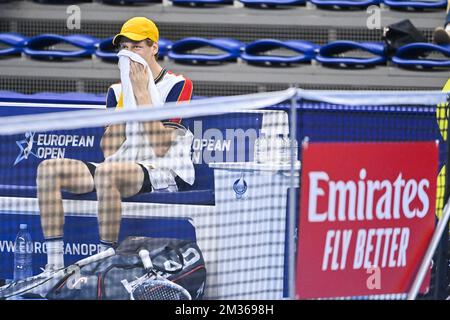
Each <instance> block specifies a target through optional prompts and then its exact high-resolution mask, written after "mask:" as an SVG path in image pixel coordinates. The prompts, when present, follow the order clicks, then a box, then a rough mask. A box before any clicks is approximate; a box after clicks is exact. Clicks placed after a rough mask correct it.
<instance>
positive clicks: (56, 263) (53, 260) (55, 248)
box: [45, 239, 64, 269]
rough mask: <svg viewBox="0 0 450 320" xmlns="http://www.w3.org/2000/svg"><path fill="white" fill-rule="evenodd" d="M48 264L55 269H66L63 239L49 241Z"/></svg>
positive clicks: (46, 243) (47, 243)
mask: <svg viewBox="0 0 450 320" xmlns="http://www.w3.org/2000/svg"><path fill="white" fill-rule="evenodd" d="M45 245H46V247H47V264H48V265H49V266H51V267H53V268H56V269H59V268H63V267H64V242H63V240H62V239H55V240H47V241H46V242H45Z"/></svg>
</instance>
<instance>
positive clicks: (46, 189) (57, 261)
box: [36, 159, 94, 268]
mask: <svg viewBox="0 0 450 320" xmlns="http://www.w3.org/2000/svg"><path fill="white" fill-rule="evenodd" d="M36 184H37V197H38V202H39V210H40V214H41V225H42V230H43V233H44V237H45V239H46V245H47V263H48V264H49V265H51V266H53V267H55V268H60V267H62V266H64V260H63V252H62V248H61V246H62V245H63V242H62V236H63V228H64V209H63V204H62V196H61V190H62V189H64V190H67V191H69V192H72V193H76V194H82V193H87V192H90V191H92V190H93V189H94V179H93V177H92V175H91V173H90V171H89V169H88V168H87V166H86V165H85V164H84V163H83V162H81V161H79V160H72V159H49V160H45V161H43V162H42V163H41V164H40V165H39V167H38V170H37V177H36Z"/></svg>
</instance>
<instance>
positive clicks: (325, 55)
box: [315, 41, 387, 67]
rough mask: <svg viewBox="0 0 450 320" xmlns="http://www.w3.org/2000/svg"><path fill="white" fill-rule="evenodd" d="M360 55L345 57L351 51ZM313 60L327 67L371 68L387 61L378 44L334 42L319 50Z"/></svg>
mask: <svg viewBox="0 0 450 320" xmlns="http://www.w3.org/2000/svg"><path fill="white" fill-rule="evenodd" d="M355 50H356V51H362V52H361V53H362V54H357V55H355V56H354V55H351V56H346V54H350V53H351V51H355ZM315 59H316V60H317V61H319V62H320V63H322V64H324V65H327V66H336V67H373V66H375V65H377V64H382V63H385V62H386V61H387V58H386V56H385V48H384V44H382V43H378V42H354V41H334V42H330V43H328V44H326V45H324V46H322V47H321V48H320V49H319V54H317V55H316V57H315Z"/></svg>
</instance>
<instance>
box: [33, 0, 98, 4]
mask: <svg viewBox="0 0 450 320" xmlns="http://www.w3.org/2000/svg"><path fill="white" fill-rule="evenodd" d="M33 1H34V2H38V3H43V4H76V3H80V2H92V0H77V1H73V0H33Z"/></svg>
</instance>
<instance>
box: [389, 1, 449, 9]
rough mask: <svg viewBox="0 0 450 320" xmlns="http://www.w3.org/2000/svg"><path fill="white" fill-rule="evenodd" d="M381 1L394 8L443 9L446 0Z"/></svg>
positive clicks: (445, 5)
mask: <svg viewBox="0 0 450 320" xmlns="http://www.w3.org/2000/svg"><path fill="white" fill-rule="evenodd" d="M383 3H384V4H385V5H387V6H389V7H391V8H395V9H408V8H411V9H441V8H442V9H444V8H446V7H447V0H429V1H427V0H422V1H420V0H383Z"/></svg>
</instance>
